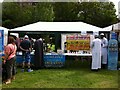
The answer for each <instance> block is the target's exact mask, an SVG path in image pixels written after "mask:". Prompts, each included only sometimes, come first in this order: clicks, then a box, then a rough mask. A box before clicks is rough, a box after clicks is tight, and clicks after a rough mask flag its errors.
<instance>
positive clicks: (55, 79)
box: [2, 60, 118, 88]
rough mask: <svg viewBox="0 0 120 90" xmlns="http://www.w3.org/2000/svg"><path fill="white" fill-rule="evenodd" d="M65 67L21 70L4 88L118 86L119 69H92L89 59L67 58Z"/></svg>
mask: <svg viewBox="0 0 120 90" xmlns="http://www.w3.org/2000/svg"><path fill="white" fill-rule="evenodd" d="M66 62H67V63H66V64H65V67H64V68H56V69H40V70H36V71H33V72H29V73H28V72H24V73H22V72H20V69H18V73H17V75H16V80H14V81H12V83H11V84H9V85H5V84H3V86H2V87H3V88H117V87H118V71H110V70H107V69H102V70H100V71H98V72H93V71H91V70H90V62H89V61H84V62H82V61H73V60H69V61H68V60H67V61H66Z"/></svg>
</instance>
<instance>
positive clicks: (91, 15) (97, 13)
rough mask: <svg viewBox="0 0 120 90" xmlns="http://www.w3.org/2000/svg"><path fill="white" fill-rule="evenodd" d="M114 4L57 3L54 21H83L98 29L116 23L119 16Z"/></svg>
mask: <svg viewBox="0 0 120 90" xmlns="http://www.w3.org/2000/svg"><path fill="white" fill-rule="evenodd" d="M115 11H116V10H115V7H114V4H113V3H112V2H78V3H77V2H75V3H73V2H72V3H70V2H67V3H64V2H63V3H55V4H54V12H55V20H54V21H82V22H86V23H89V24H92V25H95V26H98V27H105V26H108V25H111V24H113V23H116V21H117V16H116V14H115Z"/></svg>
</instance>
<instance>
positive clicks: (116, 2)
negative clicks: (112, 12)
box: [109, 0, 120, 15]
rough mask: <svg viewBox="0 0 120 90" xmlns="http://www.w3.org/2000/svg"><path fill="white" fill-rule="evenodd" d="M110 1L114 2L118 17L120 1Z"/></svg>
mask: <svg viewBox="0 0 120 90" xmlns="http://www.w3.org/2000/svg"><path fill="white" fill-rule="evenodd" d="M109 1H112V2H113V3H114V4H115V9H116V15H118V2H119V1H120V0H109Z"/></svg>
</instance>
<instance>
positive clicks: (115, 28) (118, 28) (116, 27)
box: [103, 23, 120, 32]
mask: <svg viewBox="0 0 120 90" xmlns="http://www.w3.org/2000/svg"><path fill="white" fill-rule="evenodd" d="M112 29H113V31H119V32H120V23H116V24H113V25H110V26H108V27H105V28H103V30H104V31H111V30H112Z"/></svg>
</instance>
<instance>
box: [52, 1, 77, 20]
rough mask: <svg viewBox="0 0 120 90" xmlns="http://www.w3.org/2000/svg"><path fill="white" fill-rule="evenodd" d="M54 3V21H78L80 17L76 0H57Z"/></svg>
mask: <svg viewBox="0 0 120 90" xmlns="http://www.w3.org/2000/svg"><path fill="white" fill-rule="evenodd" d="M53 5H54V13H55V19H54V21H76V20H77V19H78V17H77V14H78V11H77V3H76V2H56V3H54V4H53Z"/></svg>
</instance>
